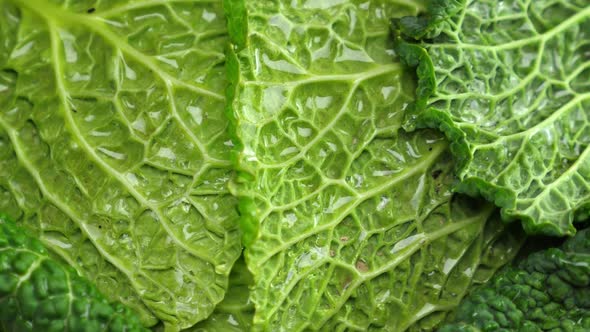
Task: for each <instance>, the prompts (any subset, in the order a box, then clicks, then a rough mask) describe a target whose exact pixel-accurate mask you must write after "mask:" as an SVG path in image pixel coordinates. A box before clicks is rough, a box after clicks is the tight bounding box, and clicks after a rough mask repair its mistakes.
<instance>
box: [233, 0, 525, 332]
mask: <svg viewBox="0 0 590 332" xmlns="http://www.w3.org/2000/svg"><path fill="white" fill-rule="evenodd" d="M226 8H227V9H229V10H228V11H229V18H228V20H229V25H230V26H233V29H230V37H232V41H233V42H234V45H233V47H232V48H231V50H230V54H229V56H228V73H229V77H230V89H229V90H228V91H229V93H228V94H229V96H230V105H229V109H228V114H229V117H230V118H231V119H232V122H233V128H232V130H233V131H234V135H235V138H236V139H235V142H236V145H235V155H234V158H235V160H234V161H235V165H236V167H237V168H238V171H239V174H238V176H237V178H236V180H235V181H234V182H233V183H232V184H231V186H230V188H231V190H233V192H234V194H235V195H237V196H238V197H239V198H240V200H241V204H240V210H241V213H242V220H241V222H242V224H241V225H242V228H243V229H244V231H245V235H246V239H245V242H246V245H247V249H246V252H245V257H246V263H247V265H248V268H249V269H250V271H251V272H252V274H253V278H254V285H253V287H252V293H251V299H252V301H253V303H254V305H255V310H256V311H255V315H254V320H253V330H254V331H281V330H285V331H301V330H322V331H340V330H379V331H404V330H414V331H419V330H431V329H433V328H435V327H436V326H437V324H438V323H439V322H440V321H442V320H443V319H444V317H445V314H446V312H448V311H449V310H451V309H452V308H453V307H454V306H455V305H456V304H457V303H458V301H460V299H461V297H462V296H463V294H464V293H465V291H466V289H467V288H468V287H469V286H470V285H471V283H472V281H475V282H485V281H486V280H487V279H488V278H489V276H490V275H491V274H492V273H493V271H495V269H496V268H497V267H498V266H501V265H502V264H504V263H506V262H507V261H510V260H511V258H512V257H513V256H514V254H515V249H517V248H518V247H519V245H520V241H521V240H522V238H523V237H522V235H521V234H520V236H514V237H512V236H510V234H508V233H507V232H506V231H505V229H504V228H503V225H502V223H501V222H500V221H499V219H498V216H497V215H496V214H495V213H494V209H493V207H492V206H491V205H489V204H485V203H481V202H478V201H476V200H471V199H468V198H466V197H462V196H460V195H454V194H452V193H451V191H450V189H451V185H452V183H453V181H454V178H453V176H452V174H451V173H452V172H451V170H452V167H453V164H452V162H451V160H450V158H449V157H450V156H449V152H448V149H447V143H446V141H445V140H444V139H442V137H441V135H440V134H438V133H437V132H434V131H420V132H415V133H412V134H407V133H405V132H404V131H403V130H401V125H402V120H403V118H404V114H405V112H404V110H405V109H406V108H407V106H408V105H409V103H410V102H412V100H413V91H414V90H415V84H414V82H413V80H412V75H411V74H410V73H406V72H405V71H404V70H403V68H402V66H401V64H400V63H398V62H393V61H392V60H391V54H392V43H391V41H390V38H389V28H388V26H389V23H388V20H389V18H390V17H391V16H394V15H407V14H415V13H416V12H417V11H418V10H419V9H420V6H419V5H418V4H417V3H413V2H396V1H371V2H363V3H357V2H355V1H347V0H342V1H311V0H307V1H296V2H293V1H290V0H289V1H287V0H284V1H278V0H275V1H270V0H267V1H238V0H232V1H229V2H228V3H226ZM231 8H241V9H243V10H238V11H231ZM234 34H237V35H234ZM488 226H489V227H488ZM516 234H519V233H516ZM496 264H498V265H496Z"/></svg>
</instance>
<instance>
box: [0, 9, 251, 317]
mask: <svg viewBox="0 0 590 332" xmlns="http://www.w3.org/2000/svg"><path fill="white" fill-rule="evenodd" d="M0 6H1V9H2V10H1V12H2V15H4V16H3V18H2V20H1V21H2V25H0V29H1V30H0V35H1V36H2V37H1V38H2V43H0V68H1V71H0V107H1V111H0V154H1V156H0V210H2V211H5V212H6V213H8V214H10V215H11V217H13V218H15V219H17V220H19V222H20V223H21V224H23V225H25V226H26V227H27V228H28V229H30V230H31V231H33V232H34V234H36V235H37V236H38V237H39V238H40V239H41V241H42V242H43V243H44V245H45V246H47V247H48V248H49V249H51V252H52V253H53V254H54V255H56V256H57V257H59V258H61V259H63V260H64V261H66V262H67V263H68V264H70V265H71V266H73V267H75V268H76V269H77V270H78V271H79V272H80V273H81V274H83V275H84V276H86V277H88V278H90V279H91V280H92V281H93V282H94V283H95V284H96V285H97V286H98V288H99V289H100V290H101V291H102V292H104V293H105V294H106V295H107V296H108V297H109V298H111V299H113V300H115V299H116V300H119V301H121V302H123V303H124V304H127V305H128V306H130V307H131V308H133V309H134V310H135V311H137V312H138V313H139V315H140V316H141V319H142V321H143V322H144V324H146V325H147V326H150V325H153V324H155V323H157V322H158V320H161V321H163V322H164V323H165V324H166V325H167V326H169V328H171V329H178V328H186V327H190V326H192V325H193V324H195V323H196V322H198V321H200V320H203V319H204V318H206V317H208V316H209V314H210V313H211V312H212V311H213V308H214V306H215V305H216V304H217V303H218V302H220V301H221V300H222V299H223V296H224V293H225V290H226V288H227V283H228V276H229V273H230V269H231V267H232V265H233V263H234V261H235V260H236V259H237V258H238V256H239V254H240V250H241V249H240V241H239V233H238V229H237V223H236V218H237V213H236V211H235V209H234V208H233V207H234V206H235V199H234V198H233V197H232V196H231V195H230V194H229V193H228V192H227V189H226V182H227V181H228V180H229V178H230V176H231V168H230V162H229V148H228V145H231V142H230V141H229V138H228V136H227V133H226V125H227V120H226V119H225V117H224V115H223V109H224V97H223V94H222V92H223V89H224V86H225V82H226V79H225V68H224V55H223V48H224V45H225V41H226V38H227V37H226V28H225V20H224V16H223V12H222V6H221V1H204V2H199V1H193V2H188V1H181V2H166V1H155V2H154V1H133V2H131V1H129V2H127V1H111V2H106V1H102V2H100V3H98V4H96V3H95V2H94V1H75V2H59V3H56V2H48V1H17V2H11V1H0ZM90 12H91V13H90Z"/></svg>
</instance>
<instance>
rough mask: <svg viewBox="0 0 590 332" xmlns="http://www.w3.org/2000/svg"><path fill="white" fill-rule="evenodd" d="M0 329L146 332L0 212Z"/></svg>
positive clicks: (134, 318)
mask: <svg viewBox="0 0 590 332" xmlns="http://www.w3.org/2000/svg"><path fill="white" fill-rule="evenodd" d="M0 308H2V310H0V331H7V332H8V331H23V332H24V331H30V332H34V331H112V332H147V331H148V330H147V329H145V328H144V327H142V326H141V323H140V321H139V319H138V317H137V316H136V315H135V314H134V313H133V312H131V310H129V309H128V308H126V307H124V306H123V305H121V304H120V303H112V304H109V302H108V301H107V299H106V298H105V297H104V296H103V295H102V294H100V293H99V292H98V291H97V290H96V288H95V287H94V285H92V283H90V282H89V281H88V280H86V279H85V278H83V277H80V276H79V275H78V273H77V272H76V271H75V270H74V269H72V268H71V267H69V266H67V265H64V264H62V263H61V262H58V261H56V260H54V259H53V258H52V257H50V255H49V254H48V252H47V250H46V249H45V248H44V247H43V244H42V243H41V242H39V241H38V240H37V239H35V238H33V237H31V236H29V235H28V234H27V231H26V230H25V229H24V228H22V227H19V226H17V224H16V223H15V222H14V221H12V220H10V219H8V218H6V217H5V216H3V215H0Z"/></svg>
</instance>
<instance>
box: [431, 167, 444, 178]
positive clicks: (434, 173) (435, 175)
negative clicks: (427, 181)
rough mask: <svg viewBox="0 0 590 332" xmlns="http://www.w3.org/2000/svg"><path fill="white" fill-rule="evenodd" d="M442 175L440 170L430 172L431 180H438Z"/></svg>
mask: <svg viewBox="0 0 590 332" xmlns="http://www.w3.org/2000/svg"><path fill="white" fill-rule="evenodd" d="M441 174H442V171H441V170H440V169H437V170H435V171H433V172H432V178H433V179H435V180H436V179H438V177H439V176H440V175H441Z"/></svg>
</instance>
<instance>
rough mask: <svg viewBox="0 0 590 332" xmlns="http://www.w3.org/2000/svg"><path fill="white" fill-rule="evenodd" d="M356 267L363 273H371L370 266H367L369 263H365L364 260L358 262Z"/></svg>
mask: <svg viewBox="0 0 590 332" xmlns="http://www.w3.org/2000/svg"><path fill="white" fill-rule="evenodd" d="M355 267H356V269H357V270H359V271H361V272H367V271H369V265H367V263H365V262H363V261H362V260H358V261H356V264H355Z"/></svg>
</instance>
